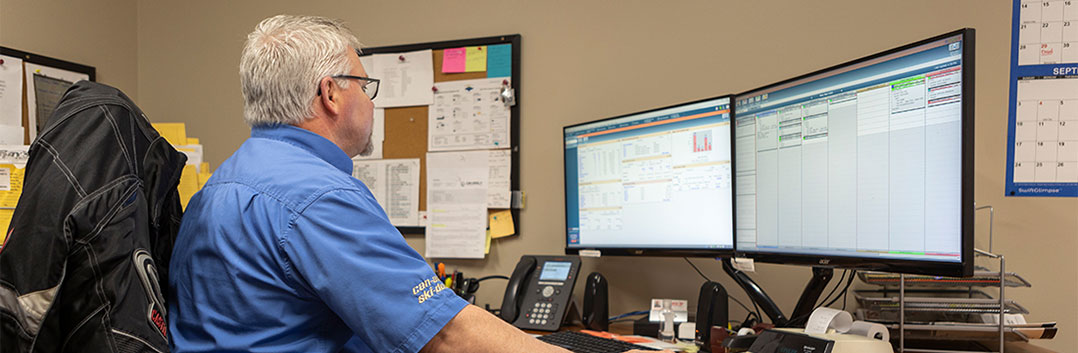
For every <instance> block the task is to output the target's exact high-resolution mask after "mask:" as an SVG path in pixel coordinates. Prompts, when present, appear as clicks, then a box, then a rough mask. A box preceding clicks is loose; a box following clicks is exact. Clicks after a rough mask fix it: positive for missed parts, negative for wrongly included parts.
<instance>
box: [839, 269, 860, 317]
mask: <svg viewBox="0 0 1078 353" xmlns="http://www.w3.org/2000/svg"><path fill="white" fill-rule="evenodd" d="M853 272H854V273H857V270H854V271H853ZM850 282H853V275H850ZM849 287H850V286H849V285H846V289H843V290H842V310H843V311H845V310H846V296H847V295H848V294H849V293H850V291H849V289H850V288H849Z"/></svg>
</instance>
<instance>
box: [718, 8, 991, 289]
mask: <svg viewBox="0 0 1078 353" xmlns="http://www.w3.org/2000/svg"><path fill="white" fill-rule="evenodd" d="M973 54H974V50H973V30H972V29H964V30H959V31H955V32H951V33H947V34H944V35H940V36H937V37H933V38H930V39H927V40H923V41H920V42H917V43H913V44H909V45H906V46H903V47H900V48H896V49H892V50H888V51H885V52H882V53H879V54H875V55H872V56H869V57H865V58H862V59H858V60H854V61H851V62H848V63H845V64H841V65H838V66H834V67H831V68H828V69H824V70H820V71H817V72H814V73H810V74H807V75H804V76H800V77H797V78H793V79H790V80H787V81H783V82H779V83H775V84H772V85H768V86H765V87H762V88H759V89H754V90H751V91H748V92H745V93H742V94H738V95H737V96H735V101H734V107H735V108H734V151H735V158H734V174H735V178H734V184H735V185H736V188H735V189H736V191H735V193H736V196H735V204H736V207H735V209H736V228H737V229H736V231H735V239H736V243H737V244H736V248H737V253H738V254H739V255H744V256H748V257H753V258H755V259H757V260H758V261H764V262H779V263H791V264H809V265H819V266H836V267H850V268H867V269H877V270H884V271H889V272H904V273H922V274H935V275H952V276H960V275H970V274H972V266H973V265H972V263H973V207H974V205H973Z"/></svg>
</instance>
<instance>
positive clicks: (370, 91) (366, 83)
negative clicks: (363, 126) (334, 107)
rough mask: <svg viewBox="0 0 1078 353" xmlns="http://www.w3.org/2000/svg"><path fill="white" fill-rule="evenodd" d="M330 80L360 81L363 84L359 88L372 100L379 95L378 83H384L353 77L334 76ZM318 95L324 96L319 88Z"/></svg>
mask: <svg viewBox="0 0 1078 353" xmlns="http://www.w3.org/2000/svg"><path fill="white" fill-rule="evenodd" d="M330 78H350V79H353V80H359V81H360V82H361V86H359V88H361V89H363V93H366V94H367V97H370V99H371V100H374V97H375V96H377V95H378V83H379V82H382V80H379V79H376V78H369V77H363V76H352V75H333V76H330ZM372 86H373V87H372ZM318 95H322V88H321V87H319V88H318Z"/></svg>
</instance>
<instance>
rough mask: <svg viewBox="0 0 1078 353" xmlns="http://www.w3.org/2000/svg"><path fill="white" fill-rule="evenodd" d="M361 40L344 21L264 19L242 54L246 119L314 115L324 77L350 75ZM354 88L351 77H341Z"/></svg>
mask: <svg viewBox="0 0 1078 353" xmlns="http://www.w3.org/2000/svg"><path fill="white" fill-rule="evenodd" d="M359 46H360V44H359V40H357V39H356V36H355V35H353V34H352V33H351V32H350V31H349V30H348V29H347V28H345V27H344V25H343V24H342V23H341V21H338V20H333V19H328V18H325V17H318V16H289V15H277V16H273V17H270V18H267V19H265V20H262V22H261V23H259V24H258V26H256V27H255V30H254V32H251V34H249V35H247V43H246V44H244V46H243V54H242V55H241V56H240V83H241V84H242V91H243V118H244V120H246V121H247V124H248V125H251V126H258V125H267V124H296V123H299V122H302V121H303V120H306V119H307V118H309V117H311V116H312V115H313V114H314V111H313V110H312V109H311V102H312V101H313V100H314V98H315V95H316V94H317V92H318V85H319V82H321V80H322V78H323V77H326V76H332V75H338V74H348V73H350V72H351V70H352V65H351V64H350V63H349V61H348V55H356V54H355V52H353V51H352V50H353V48H359ZM335 82H336V83H337V84H338V85H340V86H342V87H347V86H348V80H335Z"/></svg>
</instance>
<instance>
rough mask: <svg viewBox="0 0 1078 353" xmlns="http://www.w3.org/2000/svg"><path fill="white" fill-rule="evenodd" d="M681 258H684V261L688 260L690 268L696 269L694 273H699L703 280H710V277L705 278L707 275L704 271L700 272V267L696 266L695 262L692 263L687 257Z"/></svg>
mask: <svg viewBox="0 0 1078 353" xmlns="http://www.w3.org/2000/svg"><path fill="white" fill-rule="evenodd" d="M682 259H685V262H688V263H689V266H692V269H694V270H696V273H699V274H700V277H703V278H704V280H705V281H708V282H711V279H710V278H707V276H705V275H704V273H703V272H701V271H700V269H699V268H697V267H696V264H694V263H692V261H689V258H687V257H682Z"/></svg>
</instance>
